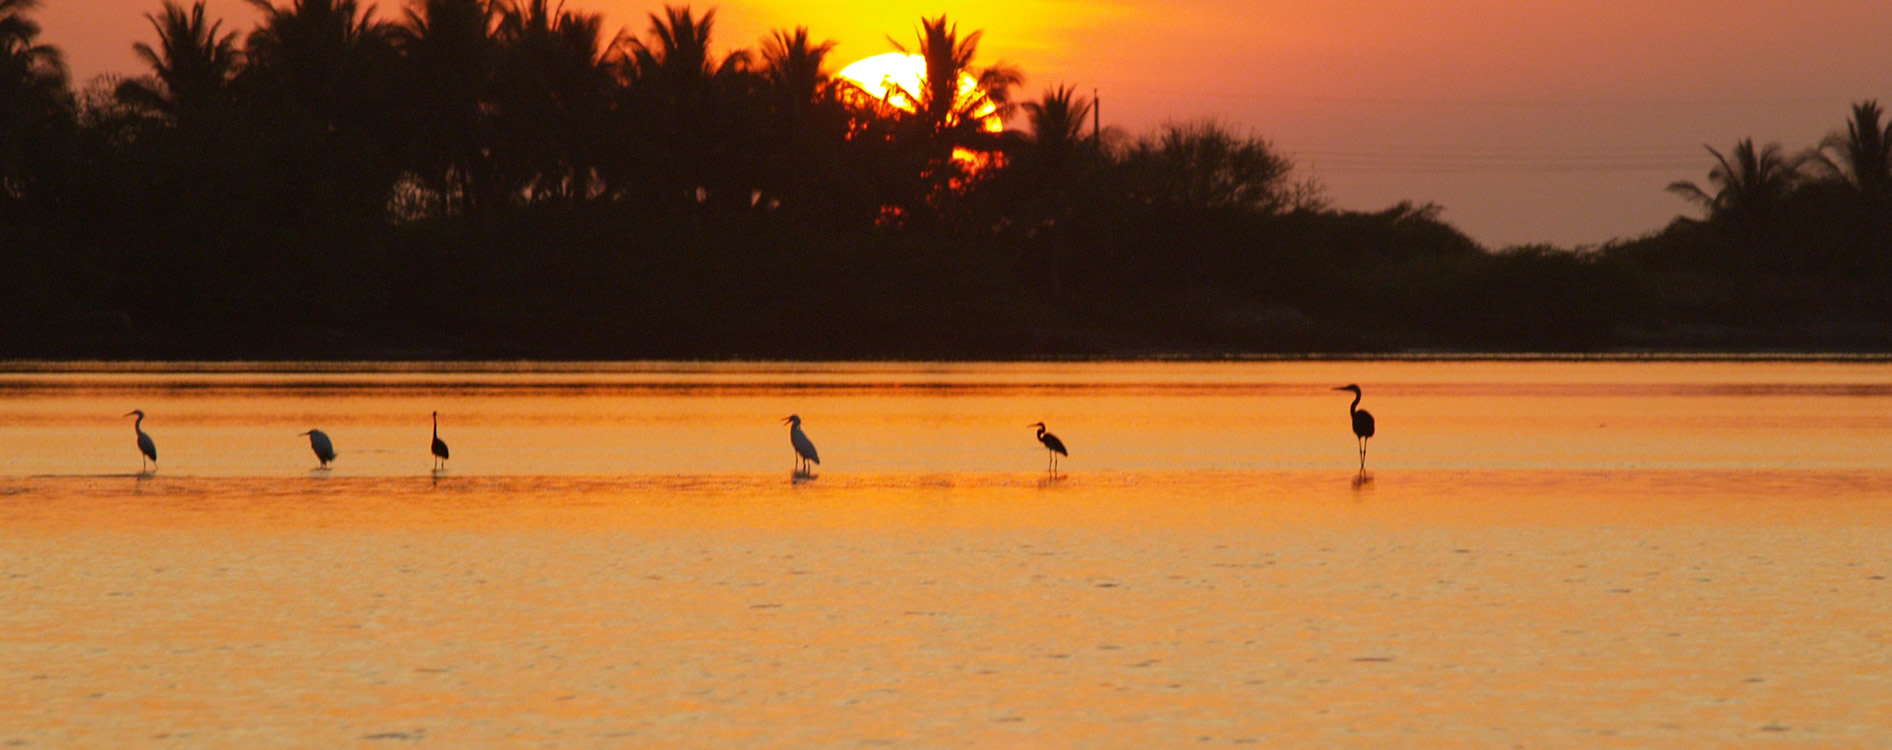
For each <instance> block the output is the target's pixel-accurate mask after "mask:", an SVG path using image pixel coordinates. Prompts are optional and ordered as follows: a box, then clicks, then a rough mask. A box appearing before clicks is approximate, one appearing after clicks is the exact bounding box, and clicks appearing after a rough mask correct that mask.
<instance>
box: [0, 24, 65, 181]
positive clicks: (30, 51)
mask: <svg viewBox="0 0 1892 750" xmlns="http://www.w3.org/2000/svg"><path fill="white" fill-rule="evenodd" d="M38 4H39V2H38V0H0V200H8V201H11V200H17V199H19V198H21V197H22V196H23V195H24V193H25V192H26V190H27V183H28V182H29V181H30V179H31V176H32V175H31V174H30V173H31V172H32V171H33V170H31V169H29V163H30V162H32V161H34V160H35V159H36V158H38V152H39V151H40V150H41V149H42V148H43V147H44V146H45V138H47V137H48V136H49V134H50V131H51V130H52V129H53V128H55V127H58V126H59V125H60V124H61V123H62V122H65V121H68V120H70V118H71V115H72V104H73V103H72V94H71V92H70V91H69V90H68V89H67V88H66V66H65V62H64V61H63V60H62V59H61V58H60V55H59V50H58V48H56V47H53V46H51V45H46V44H40V43H39V42H38V37H39V30H40V29H39V24H38V23H35V22H33V20H32V19H29V18H27V17H26V11H29V10H32V9H33V8H34V7H36V6H38Z"/></svg>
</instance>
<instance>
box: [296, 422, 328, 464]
mask: <svg viewBox="0 0 1892 750" xmlns="http://www.w3.org/2000/svg"><path fill="white" fill-rule="evenodd" d="M302 434H304V435H307V436H309V448H310V449H311V450H314V451H315V457H316V458H317V459H319V460H320V461H321V462H322V468H324V469H326V468H328V462H330V461H333V460H335V444H334V443H331V442H329V439H328V433H326V432H323V431H321V430H310V431H308V432H305V433H302Z"/></svg>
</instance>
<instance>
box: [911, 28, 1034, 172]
mask: <svg viewBox="0 0 1892 750" xmlns="http://www.w3.org/2000/svg"><path fill="white" fill-rule="evenodd" d="M917 36H918V42H919V47H918V49H919V51H918V52H917V53H914V52H908V50H907V48H906V47H904V46H902V45H901V44H900V43H899V42H897V41H894V40H893V38H892V37H888V39H887V41H889V42H893V46H894V49H897V50H900V51H901V52H905V53H907V54H918V55H920V56H921V57H924V58H926V80H925V81H924V82H923V83H921V85H920V89H921V90H919V91H908V90H906V89H905V88H904V87H901V90H900V93H901V94H902V95H904V96H905V97H906V98H907V99H908V100H909V101H912V102H913V103H914V108H915V109H916V110H917V112H916V114H917V115H918V117H919V119H920V122H921V123H923V124H924V126H925V127H926V128H927V129H928V131H929V132H930V133H931V134H932V135H933V136H935V137H937V138H940V139H942V140H944V141H948V142H950V143H949V145H950V146H953V147H973V146H974V145H978V144H979V143H980V141H981V140H982V139H980V138H979V136H981V135H983V134H984V133H985V132H986V131H985V127H984V123H985V120H986V118H989V117H997V118H999V119H1001V120H1003V119H1004V118H1006V117H1007V116H1009V115H1010V114H1011V112H1012V104H1011V90H1012V88H1013V87H1014V86H1017V85H1019V84H1020V83H1022V82H1024V78H1025V76H1024V74H1023V73H1021V72H1020V71H1019V70H1018V69H1017V68H1015V67H1012V66H1010V65H1006V64H1004V63H999V64H995V65H992V66H989V67H985V68H974V67H973V65H972V61H973V59H974V58H975V57H977V56H978V54H979V40H980V38H981V37H983V36H985V32H984V31H982V30H981V31H974V32H972V33H970V34H967V35H966V36H965V37H963V38H962V37H960V36H959V26H958V24H954V23H952V22H950V21H948V20H947V19H946V16H945V15H941V16H940V17H938V18H921V19H920V30H919V34H918V35H917ZM966 78H971V79H972V81H973V84H974V85H973V87H972V89H971V90H970V91H964V90H962V88H963V87H962V86H961V81H962V80H963V79H966Z"/></svg>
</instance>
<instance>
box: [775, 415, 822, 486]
mask: <svg viewBox="0 0 1892 750" xmlns="http://www.w3.org/2000/svg"><path fill="white" fill-rule="evenodd" d="M782 424H786V425H788V444H789V445H792V446H795V474H796V475H798V476H804V477H805V476H809V475H811V474H813V473H814V468H813V467H812V466H809V465H808V463H807V462H813V463H817V464H818V463H821V456H820V455H819V454H816V453H815V443H814V441H812V440H809V439H808V435H807V434H806V433H803V432H802V431H801V416H800V415H798V414H790V415H788V416H787V417H784V418H783V419H782Z"/></svg>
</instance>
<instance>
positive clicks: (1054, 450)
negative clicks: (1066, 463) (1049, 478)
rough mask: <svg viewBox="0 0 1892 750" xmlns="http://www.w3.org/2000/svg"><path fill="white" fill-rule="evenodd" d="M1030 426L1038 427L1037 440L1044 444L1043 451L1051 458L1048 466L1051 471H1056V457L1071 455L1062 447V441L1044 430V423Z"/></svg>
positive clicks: (1054, 472)
mask: <svg viewBox="0 0 1892 750" xmlns="http://www.w3.org/2000/svg"><path fill="white" fill-rule="evenodd" d="M1030 426H1031V427H1036V428H1038V442H1040V443H1043V444H1044V446H1045V452H1046V453H1047V454H1049V455H1048V456H1047V457H1048V458H1049V459H1050V460H1051V462H1050V465H1049V467H1048V468H1049V469H1050V471H1051V473H1053V474H1056V473H1058V457H1059V456H1069V455H1071V453H1070V452H1069V451H1066V450H1065V449H1064V441H1062V440H1059V439H1058V436H1056V435H1053V434H1051V433H1049V432H1045V423H1043V422H1039V423H1037V424H1033V425H1030Z"/></svg>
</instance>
